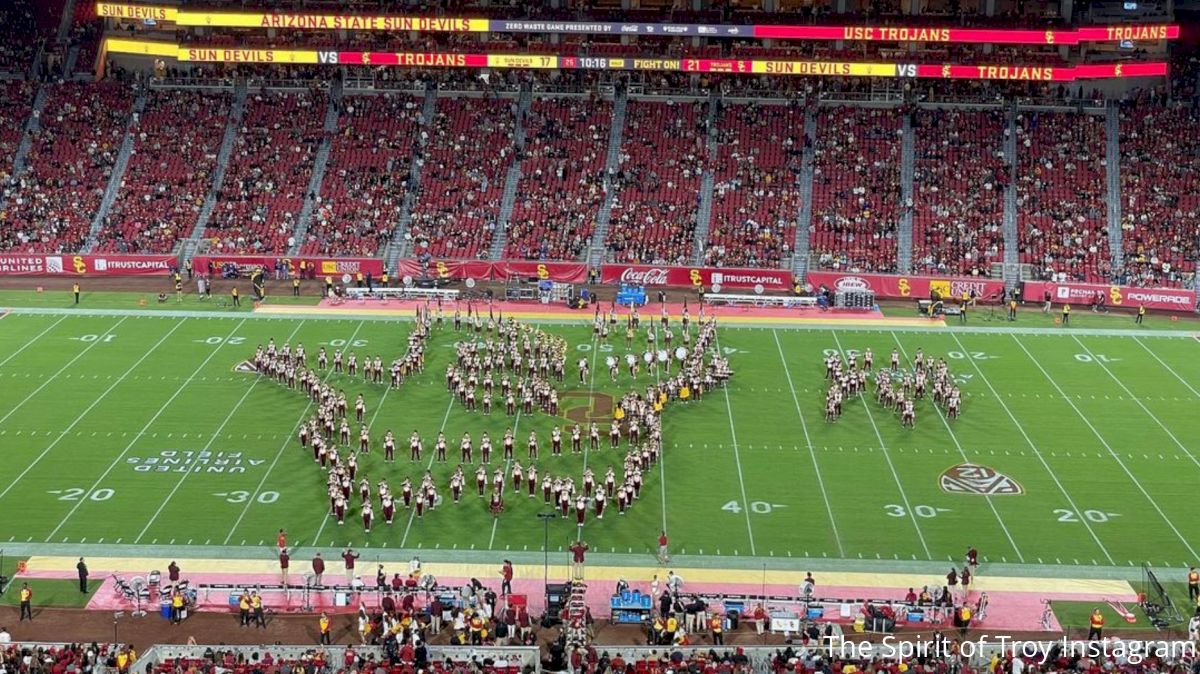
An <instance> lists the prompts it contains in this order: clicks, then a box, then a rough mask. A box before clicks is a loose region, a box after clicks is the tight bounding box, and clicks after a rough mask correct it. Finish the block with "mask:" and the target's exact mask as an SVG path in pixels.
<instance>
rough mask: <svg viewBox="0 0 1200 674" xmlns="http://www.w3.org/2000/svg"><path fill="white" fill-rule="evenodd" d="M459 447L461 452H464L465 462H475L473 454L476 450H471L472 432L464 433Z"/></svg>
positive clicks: (463, 458)
mask: <svg viewBox="0 0 1200 674" xmlns="http://www.w3.org/2000/svg"><path fill="white" fill-rule="evenodd" d="M459 449H460V450H461V454H462V458H461V460H462V462H463V463H473V462H474V461H473V459H472V458H471V457H472V456H473V454H474V452H473V451H472V450H471V434H470V433H463V437H462V442H461V443H460V444H459Z"/></svg>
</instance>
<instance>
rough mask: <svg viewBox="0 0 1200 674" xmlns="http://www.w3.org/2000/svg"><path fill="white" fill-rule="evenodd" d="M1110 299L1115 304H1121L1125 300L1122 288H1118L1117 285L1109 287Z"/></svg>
mask: <svg viewBox="0 0 1200 674" xmlns="http://www.w3.org/2000/svg"><path fill="white" fill-rule="evenodd" d="M1108 299H1109V301H1110V302H1112V303H1113V304H1120V303H1121V302H1123V301H1124V300H1125V298H1124V297H1123V296H1122V295H1121V289H1120V288H1118V287H1117V286H1111V287H1109V289H1108Z"/></svg>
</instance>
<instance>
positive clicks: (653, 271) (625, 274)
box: [621, 267, 667, 286]
mask: <svg viewBox="0 0 1200 674" xmlns="http://www.w3.org/2000/svg"><path fill="white" fill-rule="evenodd" d="M621 283H632V284H634V285H642V286H665V285H667V270H666V269H662V268H659V267H652V268H650V269H634V268H633V267H626V268H625V269H624V270H622V271H621Z"/></svg>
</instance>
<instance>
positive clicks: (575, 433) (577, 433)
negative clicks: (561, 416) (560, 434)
mask: <svg viewBox="0 0 1200 674" xmlns="http://www.w3.org/2000/svg"><path fill="white" fill-rule="evenodd" d="M582 433H583V430H582V429H580V428H579V424H575V425H574V426H572V427H571V453H572V454H578V453H579V452H580V445H581V443H582V441H581V437H582Z"/></svg>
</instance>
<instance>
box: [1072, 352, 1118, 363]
mask: <svg viewBox="0 0 1200 674" xmlns="http://www.w3.org/2000/svg"><path fill="white" fill-rule="evenodd" d="M1075 360H1077V361H1079V362H1081V363H1115V362H1117V361H1119V360H1121V359H1120V358H1111V357H1109V356H1106V355H1104V354H1102V353H1095V354H1092V353H1077V354H1075Z"/></svg>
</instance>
